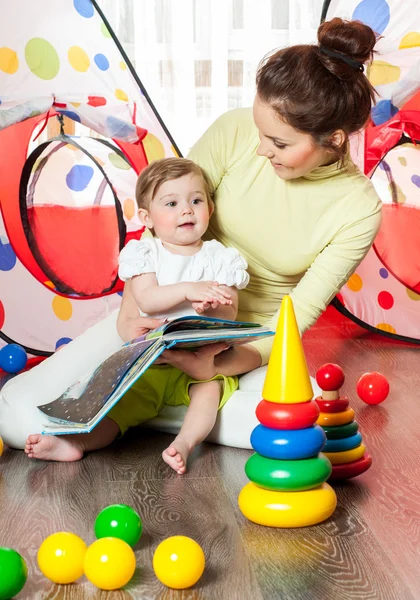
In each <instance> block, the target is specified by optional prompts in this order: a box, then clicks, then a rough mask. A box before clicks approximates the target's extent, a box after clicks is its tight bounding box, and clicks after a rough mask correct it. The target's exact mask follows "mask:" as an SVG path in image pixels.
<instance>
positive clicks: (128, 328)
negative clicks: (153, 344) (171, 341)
mask: <svg viewBox="0 0 420 600" xmlns="http://www.w3.org/2000/svg"><path fill="white" fill-rule="evenodd" d="M164 322H165V320H164V319H163V320H162V319H153V318H152V317H141V316H140V315H137V316H136V317H130V316H127V315H122V314H121V312H120V313H119V315H118V319H117V331H118V334H119V336H120V338H121V339H122V340H124V342H131V340H134V339H135V338H138V337H140V336H141V335H145V334H146V333H148V332H149V331H150V330H151V329H156V328H157V327H160V326H161V325H163V323H164Z"/></svg>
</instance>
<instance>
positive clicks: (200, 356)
mask: <svg viewBox="0 0 420 600" xmlns="http://www.w3.org/2000/svg"><path fill="white" fill-rule="evenodd" d="M228 348H229V346H228V345H227V344H225V342H218V343H216V344H209V345H208V346H201V347H200V348H197V349H196V350H194V351H191V350H165V352H163V353H162V355H161V356H160V357H159V358H158V359H157V360H156V361H155V362H154V364H155V365H159V364H170V365H172V366H173V367H176V368H177V369H180V370H181V371H183V372H184V373H187V375H189V376H190V377H193V378H194V379H197V380H198V381H203V380H206V379H212V377H215V375H218V370H217V368H216V365H215V362H214V358H215V356H217V355H218V354H220V352H223V351H224V350H227V349H228Z"/></svg>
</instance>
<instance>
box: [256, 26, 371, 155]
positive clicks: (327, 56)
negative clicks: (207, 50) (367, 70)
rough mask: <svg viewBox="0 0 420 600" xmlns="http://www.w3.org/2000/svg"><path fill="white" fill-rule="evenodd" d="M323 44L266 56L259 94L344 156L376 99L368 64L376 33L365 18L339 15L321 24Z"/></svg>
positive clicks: (260, 72)
mask: <svg viewBox="0 0 420 600" xmlns="http://www.w3.org/2000/svg"><path fill="white" fill-rule="evenodd" d="M318 42H319V45H298V46H291V47H289V48H284V49H283V50H279V51H277V52H275V53H274V54H272V55H271V56H269V57H268V58H266V59H265V60H263V62H262V63H261V65H260V66H259V69H258V73H257V94H258V97H259V98H260V99H261V100H262V101H263V102H266V103H267V104H268V105H269V106H270V107H271V108H272V109H273V110H274V112H275V113H277V115H278V116H279V117H280V118H281V119H283V120H284V121H286V122H287V123H288V124H289V125H291V126H292V127H294V128H295V129H297V130H298V131H301V132H303V133H307V134H309V135H311V137H312V139H313V141H314V143H315V144H316V145H318V146H321V147H324V148H327V149H330V150H333V151H334V152H335V154H336V156H337V158H339V159H340V160H342V159H343V158H344V156H345V154H346V152H347V149H348V138H349V135H350V134H352V133H355V132H356V131H359V130H360V129H362V128H363V127H364V126H365V125H366V123H367V121H368V119H369V115H370V110H371V108H372V103H374V102H375V94H376V92H375V89H374V88H373V86H372V85H371V83H370V82H369V80H368V79H367V77H366V76H365V75H364V73H363V63H365V62H367V61H371V60H372V58H373V53H374V46H375V43H376V35H375V33H374V31H373V30H372V29H371V28H370V27H369V26H368V25H364V24H363V23H361V22H360V21H344V20H342V19H339V18H335V19H332V20H331V21H327V22H325V23H323V24H322V25H320V27H319V28H318ZM339 129H341V130H343V131H344V134H345V136H346V137H345V142H344V144H342V145H341V146H337V145H335V144H334V142H333V141H332V140H331V139H330V138H331V134H332V133H333V132H334V131H336V130H339Z"/></svg>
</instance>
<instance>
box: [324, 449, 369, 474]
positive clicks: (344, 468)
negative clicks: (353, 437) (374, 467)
mask: <svg viewBox="0 0 420 600" xmlns="http://www.w3.org/2000/svg"><path fill="white" fill-rule="evenodd" d="M371 464H372V457H371V456H370V454H368V453H367V452H365V454H364V456H362V458H359V459H358V460H353V461H352V462H349V463H344V464H342V465H333V466H332V473H331V475H330V476H329V478H328V481H340V480H341V479H351V477H357V475H361V474H362V473H364V472H365V471H367V470H368V469H369V467H370V465H371Z"/></svg>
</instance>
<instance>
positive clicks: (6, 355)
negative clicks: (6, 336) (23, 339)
mask: <svg viewBox="0 0 420 600" xmlns="http://www.w3.org/2000/svg"><path fill="white" fill-rule="evenodd" d="M27 361H28V356H27V354H26V352H25V350H24V349H23V348H22V346H19V344H7V346H5V347H4V348H2V349H1V350H0V369H3V371H6V373H19V371H21V370H22V369H23V368H24V367H25V366H26V363H27Z"/></svg>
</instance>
